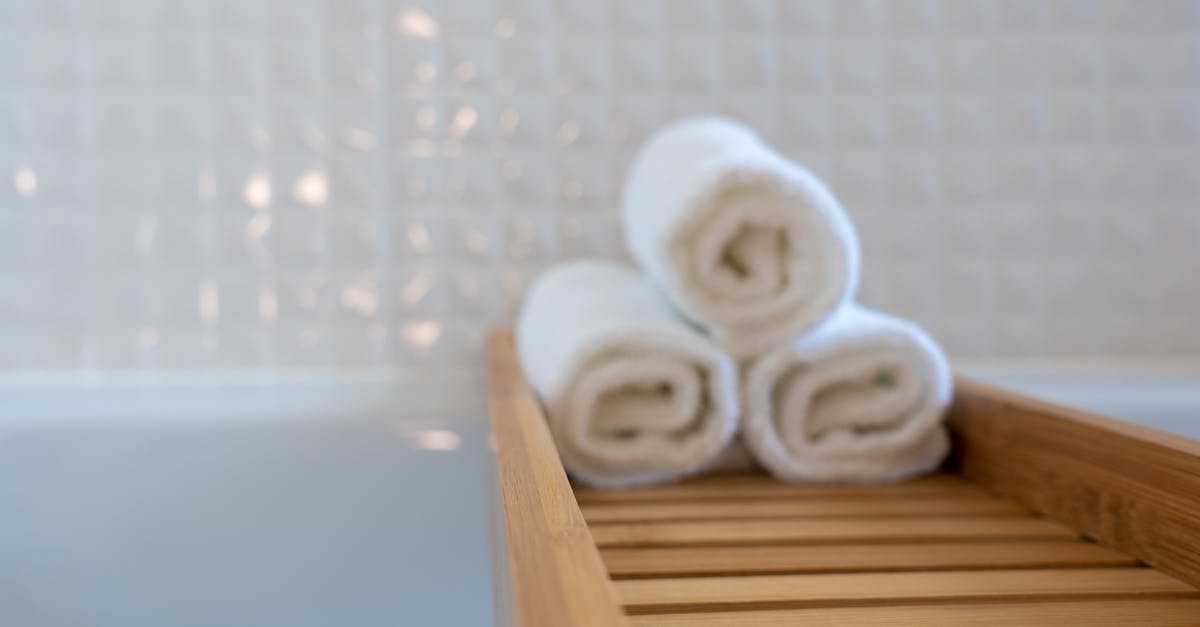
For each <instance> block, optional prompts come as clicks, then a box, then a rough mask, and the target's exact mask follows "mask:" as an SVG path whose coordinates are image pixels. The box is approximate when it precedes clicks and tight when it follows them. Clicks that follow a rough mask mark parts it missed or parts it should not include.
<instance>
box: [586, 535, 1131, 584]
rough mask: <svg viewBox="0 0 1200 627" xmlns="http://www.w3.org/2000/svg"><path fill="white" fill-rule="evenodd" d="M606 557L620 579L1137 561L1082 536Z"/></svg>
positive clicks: (606, 553)
mask: <svg viewBox="0 0 1200 627" xmlns="http://www.w3.org/2000/svg"><path fill="white" fill-rule="evenodd" d="M600 557H602V558H603V559H604V564H605V565H606V566H608V574H609V576H610V577H612V578H613V579H629V578H635V577H640V578H647V577H684V576H721V575H764V574H779V573H793V574H801V573H836V572H887V571H918V570H926V571H931V570H988V569H1011V568H1064V567H1081V568H1086V567H1100V566H1112V567H1117V566H1134V565H1136V564H1137V560H1135V559H1133V558H1131V557H1129V556H1127V555H1122V554H1121V553H1117V552H1116V551H1111V550H1109V549H1106V548H1103V547H1100V546H1097V545H1095V544H1091V543H1088V542H1080V541H1074V542H1069V541H1068V542H1064V541H1059V542H974V543H957V542H956V543H943V544H870V545H826V546H735V547H683V548H680V547H673V548H658V549H602V550H601V551H600Z"/></svg>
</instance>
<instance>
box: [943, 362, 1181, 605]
mask: <svg viewBox="0 0 1200 627" xmlns="http://www.w3.org/2000/svg"><path fill="white" fill-rule="evenodd" d="M1197 419H1200V416H1197ZM948 420H949V424H950V428H951V430H952V431H953V433H954V438H955V447H954V457H953V459H952V460H951V466H952V467H954V468H955V469H956V470H958V471H959V472H960V473H961V474H962V475H963V476H964V477H965V478H967V479H969V480H971V481H973V482H975V483H977V484H979V485H982V486H984V487H986V488H989V489H991V490H994V491H996V492H999V493H1001V494H1004V495H1006V496H1008V497H1011V498H1014V499H1016V500H1017V501H1019V502H1020V503H1022V504H1023V505H1025V506H1027V507H1029V508H1031V509H1033V510H1034V511H1037V512H1040V513H1043V514H1045V515H1046V516H1049V517H1050V518H1054V519H1056V520H1058V521H1060V522H1063V523H1065V524H1067V525H1069V526H1071V527H1072V528H1074V529H1077V530H1079V531H1081V532H1083V533H1084V534H1085V535H1087V536H1088V537H1090V538H1092V539H1094V540H1096V541H1098V542H1100V543H1101V544H1104V545H1107V546H1110V547H1113V548H1116V549H1118V550H1121V551H1124V552H1126V553H1129V554H1130V555H1133V556H1135V557H1137V558H1138V559H1140V560H1142V561H1143V562H1145V563H1147V564H1149V565H1151V566H1153V567H1155V568H1157V569H1159V570H1162V571H1163V572H1166V573H1169V574H1172V575H1174V576H1176V577H1178V578H1180V579H1182V580H1183V581H1186V582H1188V583H1190V584H1192V585H1193V586H1200V442H1196V441H1194V440H1190V439H1188V438H1184V437H1180V436H1174V435H1170V434H1167V433H1163V432H1160V431H1156V430H1154V429H1149V428H1145V427H1141V426H1139V425H1135V424H1130V423H1126V422H1123V421H1119V420H1113V419H1111V418H1106V417H1103V416H1098V415H1095V414H1090V413H1088V412H1084V411H1078V410H1074V409H1070V408H1067V407H1061V406H1058V405H1054V404H1051V403H1046V402H1042V401H1038V400H1035V399H1032V398H1028V397H1025V396H1021V395H1018V394H1013V393H1011V392H1008V391H1006V390H1002V389H998V388H994V387H991V386H988V385H984V384H981V383H977V382H974V381H970V380H964V379H961V378H960V379H959V380H958V381H957V382H956V387H955V395H954V405H953V406H952V407H951V410H950V413H949V417H948Z"/></svg>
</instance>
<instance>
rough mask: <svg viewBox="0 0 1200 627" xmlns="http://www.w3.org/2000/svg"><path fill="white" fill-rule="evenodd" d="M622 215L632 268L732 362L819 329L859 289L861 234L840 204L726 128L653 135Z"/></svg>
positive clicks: (802, 171)
mask: <svg viewBox="0 0 1200 627" xmlns="http://www.w3.org/2000/svg"><path fill="white" fill-rule="evenodd" d="M621 216H622V220H623V223H624V230H625V239H626V243H627V244H628V246H629V249H630V251H631V252H632V254H633V257H634V258H635V259H636V260H637V262H638V263H639V264H640V265H641V266H642V267H643V268H644V269H645V270H646V272H648V273H649V274H650V275H651V276H652V277H654V279H655V280H656V281H657V282H658V283H659V284H660V285H661V286H662V288H663V289H664V290H665V291H666V292H667V294H668V296H669V297H670V299H671V301H672V302H673V303H674V304H675V306H676V307H678V308H679V309H680V311H682V312H683V313H684V314H686V315H687V316H688V317H690V318H691V319H693V320H695V321H696V322H698V323H699V324H700V325H702V326H703V327H705V329H706V330H707V331H708V332H709V333H710V334H711V335H712V336H713V337H714V338H715V339H716V340H717V341H718V342H720V343H721V344H722V345H723V346H724V347H725V348H726V349H727V350H729V351H730V352H731V353H732V354H733V356H734V357H735V358H738V359H742V358H747V357H752V356H754V355H756V354H758V353H760V352H762V351H763V350H766V349H767V348H769V347H771V346H773V345H776V344H777V343H778V342H779V341H780V340H784V339H787V338H792V337H796V336H798V335H800V334H801V333H803V332H804V331H806V330H808V329H810V328H812V327H814V326H816V325H817V324H818V323H820V322H821V321H822V320H824V319H825V318H826V317H827V316H828V315H829V314H830V313H831V312H832V311H834V310H835V309H836V308H837V307H839V306H840V305H842V304H843V303H845V302H846V301H847V300H848V299H850V298H851V297H852V296H853V293H854V291H855V289H856V288H857V286H858V275H859V265H860V262H859V258H860V253H859V248H858V237H857V235H856V234H855V232H854V227H853V225H851V223H850V220H849V219H848V218H847V216H846V214H845V212H844V211H843V210H842V208H841V206H840V205H839V204H838V201H837V199H836V198H835V197H834V196H833V194H832V193H831V192H830V191H829V189H828V188H827V187H826V186H825V184H824V183H822V182H821V180H820V179H818V178H817V177H816V175H814V174H813V173H812V172H810V171H809V170H807V169H806V168H804V167H803V166H800V165H798V164H796V163H794V162H792V161H790V160H788V159H787V158H785V157H783V156H781V155H780V154H779V153H777V152H775V151H774V150H773V149H771V147H769V146H767V145H766V144H765V143H764V142H763V141H762V139H760V138H759V137H758V135H756V134H755V133H754V131H753V130H751V129H750V128H748V127H746V126H744V125H742V124H740V123H737V122H733V121H731V120H726V119H722V118H716V117H702V118H694V119H689V120H684V121H682V122H677V123H675V124H672V125H670V126H668V127H666V128H665V129H663V130H661V131H659V132H658V133H657V134H655V135H654V136H653V137H651V138H650V139H649V140H648V141H647V142H646V144H645V145H644V146H642V148H641V151H640V152H639V153H638V155H637V157H636V158H635V159H634V161H633V164H632V166H630V169H629V173H628V175H627V177H626V180H625V187H624V191H623V195H622V200H621Z"/></svg>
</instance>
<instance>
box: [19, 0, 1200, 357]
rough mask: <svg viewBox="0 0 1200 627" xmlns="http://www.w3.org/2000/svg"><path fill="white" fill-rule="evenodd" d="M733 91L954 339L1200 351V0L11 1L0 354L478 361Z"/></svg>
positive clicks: (892, 303) (734, 105)
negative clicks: (652, 159) (677, 133)
mask: <svg viewBox="0 0 1200 627" xmlns="http://www.w3.org/2000/svg"><path fill="white" fill-rule="evenodd" d="M706 112H719V113H724V114H728V115H731V116H734V117H737V118H740V119H742V120H744V121H746V122H748V123H750V124H752V125H753V126H755V127H757V128H758V129H760V130H761V131H762V132H763V133H764V134H765V135H766V136H767V138H768V139H769V140H770V141H771V142H772V143H774V144H776V145H777V146H778V147H780V148H781V149H782V150H783V151H784V152H786V153H787V154H789V155H791V156H793V157H795V158H796V159H798V160H800V161H802V162H803V163H805V164H807V165H809V166H810V167H812V168H813V169H814V170H816V171H817V172H818V173H819V174H820V175H822V176H824V177H826V178H827V180H829V181H830V183H831V184H832V185H833V187H834V189H835V191H836V192H837V193H838V194H839V196H840V197H841V199H842V200H843V202H844V204H845V206H846V208H847V210H848V211H849V212H850V214H851V215H852V217H853V218H854V219H855V221H856V223H857V225H858V228H859V231H860V234H861V236H862V242H863V246H864V249H865V269H864V281H863V285H862V289H861V298H862V300H863V301H865V302H866V303H868V304H871V305H875V306H879V307H884V308H888V309H891V310H894V311H895V312H897V313H899V314H902V315H905V316H909V317H912V318H914V319H915V320H917V321H919V322H920V323H921V324H923V325H924V326H926V327H927V328H928V329H929V330H930V331H931V332H932V333H933V334H934V335H935V336H936V337H938V338H939V339H940V340H941V341H942V342H943V343H944V344H945V345H946V347H947V350H948V351H949V353H950V354H951V355H952V356H953V357H956V358H959V359H969V360H1008V359H1043V360H1044V359H1070V358H1097V357H1106V358H1131V357H1137V358H1144V357H1167V358H1170V357H1180V356H1187V355H1196V354H1200V332H1198V331H1197V328H1196V324H1197V320H1200V288H1198V287H1197V284H1198V283H1200V278H1198V277H1200V1H1197V0H1162V1H1155V2H1142V1H1137V0H1116V1H1114V0H1103V1H1094V2H1093V1H1087V0H1066V1H1055V2H1046V1H1041V0H897V1H891V2H883V1H861V0H859V1H855V0H849V1H836V2H835V1H820V0H817V1H800V0H776V1H772V0H707V1H705V0H699V1H696V0H686V1H679V2H650V1H645V0H621V1H618V2H612V3H608V2H597V1H594V0H455V1H447V2H417V3H414V2H410V1H407V0H403V1H402V0H328V1H324V2H323V1H320V0H269V1H264V0H220V1H214V2H203V1H180V0H163V1H154V0H93V1H89V0H38V1H30V0H0V371H9V372H11V371H25V370H30V369H39V370H40V369H49V370H62V369H68V370H74V369H124V368H228V367H232V368H239V367H275V366H287V367H292V366H295V367H335V366H336V367H378V366H387V365H393V364H403V365H413V364H428V365H431V366H432V365H455V364H466V363H469V362H471V361H472V360H475V359H476V358H477V354H478V348H479V344H480V340H481V338H482V336H483V334H484V332H485V331H486V329H487V328H488V327H489V326H490V325H493V324H495V323H498V322H502V321H504V320H506V319H507V318H508V317H509V316H510V315H511V313H512V311H513V310H514V307H515V306H516V304H517V302H518V299H519V297H520V294H521V290H522V287H523V285H525V284H526V283H527V282H528V280H529V279H530V278H531V276H533V275H534V274H536V272H537V271H538V270H539V269H541V268H543V267H545V266H546V265H547V264H549V263H551V262H553V261H554V260H555V259H559V258H561V257H564V256H569V255H581V254H588V255H602V256H612V257H621V256H623V254H624V253H623V251H622V243H621V238H620V233H619V227H618V224H617V222H616V213H615V210H614V209H615V205H616V199H617V197H618V191H619V189H620V184H621V177H622V175H623V172H624V170H625V167H626V164H627V163H628V162H629V160H630V158H631V155H632V153H633V151H634V150H635V149H636V147H637V146H638V144H639V142H641V141H642V140H643V139H644V138H645V137H646V136H647V134H648V133H650V132H651V131H652V130H653V129H655V128H656V127H657V126H659V125H661V124H663V123H664V122H667V121H669V120H671V119H673V118H676V117H679V116H683V115H688V114H694V113H706Z"/></svg>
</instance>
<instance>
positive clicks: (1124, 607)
mask: <svg viewBox="0 0 1200 627" xmlns="http://www.w3.org/2000/svg"><path fill="white" fill-rule="evenodd" d="M1198 616H1200V600H1194V599H1122V600H1119V601H1102V600H1085V601H1056V602H1037V603H1012V602H1004V603H994V604H983V603H970V604H944V605H918V606H887V607H837V608H818V609H807V610H765V611H757V612H708V613H700V614H657V615H656V614H648V615H645V616H635V617H634V618H633V624H634V625H646V626H651V625H653V626H656V627H705V626H709V627H718V626H719V627H728V626H729V625H738V627H758V626H766V625H775V626H779V627H782V626H789V627H790V626H792V625H822V626H829V627H837V626H839V625H906V626H907V625H928V626H939V625H941V626H946V627H983V626H990V627H995V626H996V625H1055V627H1099V626H1101V625H1130V626H1138V627H1146V626H1148V625H1154V626H1155V627H1195V625H1196V624H1197V617H1198Z"/></svg>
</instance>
